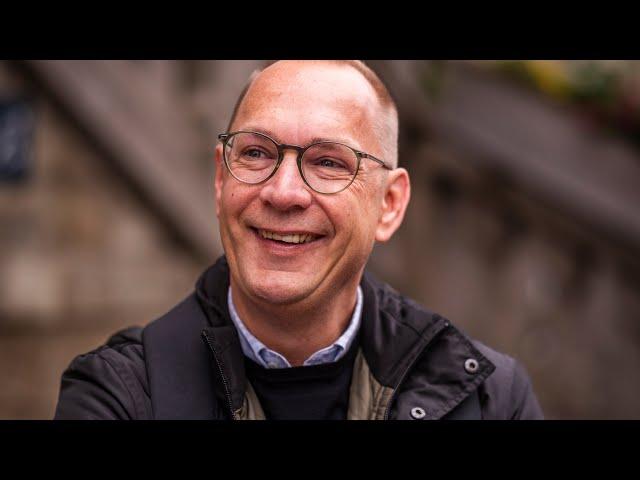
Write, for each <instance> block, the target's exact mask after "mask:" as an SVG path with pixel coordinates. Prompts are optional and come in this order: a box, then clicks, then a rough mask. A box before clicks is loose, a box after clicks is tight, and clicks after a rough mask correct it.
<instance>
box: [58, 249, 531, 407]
mask: <svg viewBox="0 0 640 480" xmlns="http://www.w3.org/2000/svg"><path fill="white" fill-rule="evenodd" d="M228 286H229V271H228V265H227V262H226V259H225V258H224V257H221V258H220V259H219V260H218V261H217V262H216V264H215V265H213V266H212V267H210V268H209V269H208V270H207V271H206V272H205V273H204V274H203V275H202V276H201V277H200V279H199V280H198V282H197V284H196V289H195V291H194V292H193V293H192V294H191V295H189V296H188V297H187V298H186V299H185V300H184V301H183V302H181V303H180V304H179V305H177V306H176V307H174V308H173V309H172V310H171V311H170V312H169V313H167V314H166V315H164V316H162V317H161V318H159V319H157V320H155V321H153V322H151V323H150V324H149V325H147V326H146V327H145V328H138V327H134V328H130V329H127V330H123V331H121V332H118V333H117V334H115V335H114V336H113V337H111V338H110V339H109V340H108V342H107V344H106V345H103V346H102V347H100V348H98V349H96V350H93V351H92V352H89V353H87V354H84V355H80V356H78V357H76V358H75V359H74V360H73V361H72V363H71V365H70V366H69V368H68V369H67V370H66V371H65V372H64V374H63V376H62V382H61V391H60V397H59V401H58V405H57V408H56V413H55V418H56V419H241V418H261V416H260V412H261V409H260V406H259V405H258V404H257V403H256V402H257V401H256V397H255V395H251V393H252V392H253V389H252V387H251V385H250V383H249V382H248V381H247V379H246V377H245V372H244V358H243V353H242V350H241V347H240V343H239V339H238V334H237V332H236V330H235V327H234V326H233V323H232V322H231V319H230V318H229V311H228V307H227V289H228ZM361 287H362V290H363V296H364V298H363V301H364V303H363V311H362V315H363V317H362V323H361V332H360V349H361V350H360V353H359V355H358V358H357V359H356V366H355V367H354V374H353V376H354V380H353V381H352V385H351V389H350V407H349V418H354V419H425V420H427V419H541V418H542V411H541V409H540V406H539V404H538V401H537V399H536V397H535V395H534V393H533V390H532V386H531V382H530V380H529V378H528V376H527V374H526V372H525V371H524V369H523V367H522V366H521V365H520V364H519V363H518V362H516V361H515V360H514V359H513V358H511V357H509V356H507V355H504V354H501V353H498V352H496V351H494V350H492V349H490V348H488V347H486V346H485V345H483V344H481V343H479V342H477V341H473V340H470V339H469V338H468V337H467V336H466V335H464V334H463V333H462V332H461V331H460V330H458V329H457V328H456V327H455V326H453V325H452V324H451V323H450V322H449V321H448V320H447V319H445V318H443V317H442V316H440V315H437V314H435V313H432V312H429V311H428V310H426V309H424V308H423V307H421V306H420V305H418V304H417V303H415V302H413V301H412V300H410V299H408V298H405V297H403V296H402V295H400V294H399V293H398V292H396V291H395V290H393V289H392V288H391V287H390V286H388V285H386V284H384V283H381V282H378V281H377V280H375V279H374V278H373V277H372V276H370V275H369V274H367V273H365V275H364V276H363V278H362V281H361Z"/></svg>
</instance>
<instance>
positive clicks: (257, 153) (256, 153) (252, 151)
mask: <svg viewBox="0 0 640 480" xmlns="http://www.w3.org/2000/svg"><path fill="white" fill-rule="evenodd" d="M266 155H267V154H266V153H265V152H263V151H262V150H258V149H257V148H249V149H247V150H245V151H244V156H246V157H251V158H264V157H265V156H266Z"/></svg>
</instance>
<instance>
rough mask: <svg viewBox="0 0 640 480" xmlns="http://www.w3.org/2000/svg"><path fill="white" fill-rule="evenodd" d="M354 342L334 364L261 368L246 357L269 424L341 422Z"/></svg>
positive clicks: (343, 414)
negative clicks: (312, 421)
mask: <svg viewBox="0 0 640 480" xmlns="http://www.w3.org/2000/svg"><path fill="white" fill-rule="evenodd" d="M357 350H358V342H357V338H356V340H355V341H354V342H352V344H351V346H350V347H349V350H348V351H347V353H346V354H345V355H344V356H343V357H342V358H340V359H339V360H338V361H336V362H331V363H324V364H320V365H309V366H301V367H290V368H272V369H269V368H264V367H262V366H261V365H258V364H257V363H256V362H254V361H253V360H251V359H249V358H248V357H245V366H246V371H247V378H248V380H249V381H250V382H251V385H253V388H254V390H255V391H256V394H257V395H258V399H259V400H260V404H261V405H262V408H263V410H264V413H265V416H266V417H267V419H268V420H344V419H346V418H347V410H348V407H349V387H350V385H351V375H352V373H353V365H354V361H355V357H356V353H357Z"/></svg>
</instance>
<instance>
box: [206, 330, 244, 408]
mask: <svg viewBox="0 0 640 480" xmlns="http://www.w3.org/2000/svg"><path fill="white" fill-rule="evenodd" d="M202 336H203V337H204V339H205V341H206V342H207V345H209V348H210V349H211V353H213V358H214V360H215V362H216V366H217V367H218V372H219V373H220V378H222V384H223V385H224V392H225V394H226V397H227V405H228V407H229V412H230V413H231V419H232V420H237V418H236V414H235V412H234V411H233V403H232V402H231V392H230V390H229V384H228V383H227V379H226V377H225V376H224V373H223V372H222V367H221V366H220V361H219V360H218V356H217V355H216V350H215V349H214V348H213V345H212V344H211V341H210V340H209V336H208V335H207V332H206V331H204V330H203V331H202Z"/></svg>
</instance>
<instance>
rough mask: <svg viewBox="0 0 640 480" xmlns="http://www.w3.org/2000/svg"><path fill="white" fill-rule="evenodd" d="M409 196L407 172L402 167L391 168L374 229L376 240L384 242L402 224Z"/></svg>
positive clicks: (409, 187)
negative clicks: (376, 225)
mask: <svg viewBox="0 0 640 480" xmlns="http://www.w3.org/2000/svg"><path fill="white" fill-rule="evenodd" d="M410 198H411V183H410V181H409V172H407V171H406V170H405V169H404V168H396V169H394V170H391V171H390V172H389V174H388V176H387V180H386V187H385V192H384V197H383V199H382V209H381V212H380V218H379V219H378V227H377V229H376V240H377V241H378V242H386V241H387V240H389V239H390V238H391V236H392V235H393V234H394V233H395V231H396V230H397V229H398V228H399V227H400V225H401V224H402V220H403V219H404V213H405V211H406V210H407V205H408V204H409V199H410Z"/></svg>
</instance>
